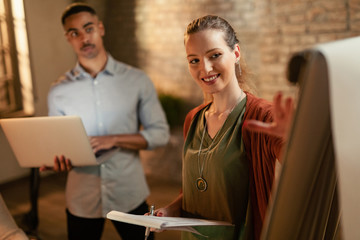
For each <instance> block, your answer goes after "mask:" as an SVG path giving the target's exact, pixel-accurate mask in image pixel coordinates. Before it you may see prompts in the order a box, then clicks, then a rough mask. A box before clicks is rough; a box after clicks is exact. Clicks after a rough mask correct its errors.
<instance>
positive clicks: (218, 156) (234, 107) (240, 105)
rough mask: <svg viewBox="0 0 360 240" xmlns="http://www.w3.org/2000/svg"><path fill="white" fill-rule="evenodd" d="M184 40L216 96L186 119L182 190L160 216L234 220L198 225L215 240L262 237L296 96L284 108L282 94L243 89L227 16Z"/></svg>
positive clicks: (196, 73)
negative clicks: (266, 94)
mask: <svg viewBox="0 0 360 240" xmlns="http://www.w3.org/2000/svg"><path fill="white" fill-rule="evenodd" d="M184 42H185V49H186V55H187V61H188V67H189V71H190V74H191V76H192V78H193V79H194V81H195V82H196V83H197V84H198V85H199V87H200V88H201V90H202V91H203V93H204V96H210V97H209V98H208V99H205V104H202V105H200V106H198V107H197V108H195V109H193V110H191V111H190V112H189V113H188V115H187V116H186V119H185V123H184V136H185V142H184V148H183V154H182V156H183V171H182V172H183V175H182V177H183V179H182V183H183V184H182V193H181V194H180V195H179V196H178V198H176V199H175V200H174V201H173V202H172V203H170V204H169V205H167V206H165V207H164V208H160V209H158V210H156V212H155V214H156V215H157V216H183V217H196V218H203V219H211V220H218V221H227V222H230V223H232V224H233V225H234V226H232V227H222V226H216V227H210V228H200V227H199V228H197V230H198V231H199V232H200V233H201V234H203V235H204V236H208V237H209V238H211V239H221V240H224V239H229V240H230V239H259V238H260V233H261V228H262V223H263V220H264V216H265V213H266V208H267V204H268V200H269V198H270V192H271V187H272V183H273V180H274V175H275V163H276V160H277V159H281V156H280V153H281V149H282V146H283V144H284V141H285V140H286V135H287V127H288V125H289V124H290V120H291V115H292V100H288V101H287V104H286V105H285V106H283V103H282V95H281V94H279V95H278V96H277V98H275V100H274V104H271V103H270V102H267V101H265V100H263V99H260V98H257V97H255V96H254V95H252V94H250V93H248V92H247V91H244V88H243V86H244V83H245V80H246V75H245V74H244V73H245V71H244V70H245V69H244V68H243V66H244V65H242V64H241V62H240V61H241V50H240V46H239V40H238V39H237V37H236V34H235V32H234V30H233V28H232V27H231V26H230V24H229V23H228V22H227V21H226V20H225V19H223V18H221V17H218V16H212V15H208V16H204V17H201V18H199V19H195V20H194V21H192V22H191V23H190V24H189V25H188V27H187V29H186V32H185V41H184ZM207 100H209V101H208V102H207ZM182 239H187V240H188V239H189V240H190V239H208V238H206V237H202V236H194V235H193V234H192V233H188V232H184V233H182Z"/></svg>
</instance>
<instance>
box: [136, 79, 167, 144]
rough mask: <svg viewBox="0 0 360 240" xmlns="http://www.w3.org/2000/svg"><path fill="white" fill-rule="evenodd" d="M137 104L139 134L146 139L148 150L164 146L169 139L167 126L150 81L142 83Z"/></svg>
mask: <svg viewBox="0 0 360 240" xmlns="http://www.w3.org/2000/svg"><path fill="white" fill-rule="evenodd" d="M146 78H147V77H146ZM144 83H145V84H144V85H143V86H142V89H141V91H142V92H141V94H140V102H139V106H138V107H139V108H138V110H139V120H140V124H141V125H142V127H143V128H142V129H141V130H140V134H141V135H142V136H143V137H144V138H145V139H146V141H147V143H148V149H154V148H156V147H160V146H164V145H166V144H167V143H168V141H169V138H170V133H169V125H168V123H167V120H166V116H165V113H164V110H163V109H162V106H161V104H160V101H159V98H158V95H157V93H156V90H155V87H154V85H153V84H152V82H151V80H150V79H147V80H146V81H144Z"/></svg>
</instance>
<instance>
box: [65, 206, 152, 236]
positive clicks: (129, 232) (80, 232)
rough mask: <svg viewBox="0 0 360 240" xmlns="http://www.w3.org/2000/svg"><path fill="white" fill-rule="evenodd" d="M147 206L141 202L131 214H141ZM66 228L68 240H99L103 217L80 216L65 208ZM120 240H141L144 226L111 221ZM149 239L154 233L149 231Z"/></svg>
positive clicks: (145, 210) (147, 210)
mask: <svg viewBox="0 0 360 240" xmlns="http://www.w3.org/2000/svg"><path fill="white" fill-rule="evenodd" d="M148 208H149V206H148V205H147V203H146V202H143V203H142V204H141V205H140V206H139V207H137V208H136V209H134V210H132V211H131V212H129V213H131V214H136V215H143V214H145V213H147V212H149V209H148ZM66 215H67V228H68V239H69V240H81V239H87V240H99V239H101V235H102V232H103V230H104V224H105V219H104V218H82V217H77V216H74V215H72V214H71V213H70V212H69V211H68V210H67V209H66ZM111 222H112V223H113V225H114V226H115V228H116V231H117V232H118V233H119V235H120V236H121V239H122V240H138V239H139V240H143V239H144V236H145V227H142V226H138V225H133V224H127V223H123V222H118V221H111ZM148 239H149V240H153V239H154V233H151V234H150V236H149V238H148Z"/></svg>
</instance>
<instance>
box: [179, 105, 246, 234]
mask: <svg viewBox="0 0 360 240" xmlns="http://www.w3.org/2000/svg"><path fill="white" fill-rule="evenodd" d="M245 104H246V98H245V99H243V100H242V101H241V102H239V103H238V105H237V106H236V107H235V108H234V109H233V111H232V112H231V113H230V114H229V116H228V117H227V119H226V120H225V122H224V124H223V126H222V127H221V128H220V130H219V132H218V133H217V134H216V135H215V137H214V138H213V139H212V138H211V137H210V136H209V134H208V133H207V131H206V128H205V124H206V121H205V112H206V110H208V108H209V106H210V105H208V106H207V107H205V108H204V109H202V110H201V111H199V112H198V113H197V115H195V117H194V119H193V121H192V123H191V125H190V128H189V131H188V135H187V138H186V140H185V144H184V152H183V172H182V175H183V211H184V212H183V215H184V216H185V217H196V218H204V219H211V220H219V221H227V222H231V223H233V224H234V227H229V226H227V227H223V226H221V227H197V228H196V230H197V231H199V232H200V233H201V234H203V235H205V236H208V238H205V237H202V236H201V235H197V234H193V233H189V232H183V233H182V239H222V240H225V239H231V240H232V239H248V236H247V235H248V232H249V231H251V230H249V229H250V228H251V227H250V226H249V223H251V221H246V219H247V218H249V217H250V216H249V213H250V212H251V211H248V209H249V207H248V200H249V166H248V161H247V159H246V156H245V150H244V144H243V140H242V136H241V127H242V119H243V116H244V112H245ZM204 131H205V132H204ZM200 145H201V147H200ZM200 149H201V151H200V154H199V150H200ZM201 169H203V171H201ZM201 172H202V176H201ZM199 177H202V178H203V179H204V180H205V181H206V183H207V189H206V190H205V191H200V190H199V189H198V188H197V179H198V178H199ZM247 222H249V223H248V224H246V223H247Z"/></svg>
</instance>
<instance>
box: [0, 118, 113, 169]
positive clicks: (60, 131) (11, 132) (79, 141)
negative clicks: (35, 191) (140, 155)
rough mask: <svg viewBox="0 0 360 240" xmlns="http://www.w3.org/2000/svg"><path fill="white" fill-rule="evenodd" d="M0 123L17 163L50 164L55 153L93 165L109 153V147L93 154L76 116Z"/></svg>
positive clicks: (20, 119) (82, 163)
mask: <svg viewBox="0 0 360 240" xmlns="http://www.w3.org/2000/svg"><path fill="white" fill-rule="evenodd" d="M0 125H1V127H2V129H3V131H4V133H5V136H6V138H7V140H8V142H9V144H10V146H11V148H12V150H13V152H14V154H15V157H16V159H17V161H18V162H19V165H20V166H21V167H41V166H43V165H46V166H53V165H54V156H56V155H58V156H60V155H64V156H65V157H67V158H70V160H71V162H72V164H73V166H86V165H97V164H99V163H101V162H103V161H104V160H106V159H107V158H109V157H110V155H109V152H110V151H108V154H104V155H102V156H100V157H98V158H97V157H96V156H95V155H94V153H93V150H92V148H91V145H90V141H89V138H88V136H87V134H86V132H85V128H84V126H83V124H82V121H81V118H80V117H78V116H51V117H50V116H49V117H29V118H8V119H0ZM115 151H116V149H115V150H113V151H111V153H112V154H113V153H114V152H115Z"/></svg>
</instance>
